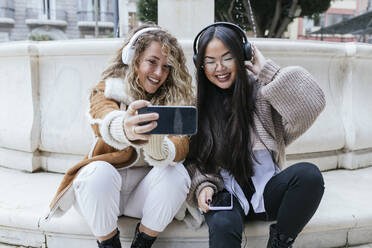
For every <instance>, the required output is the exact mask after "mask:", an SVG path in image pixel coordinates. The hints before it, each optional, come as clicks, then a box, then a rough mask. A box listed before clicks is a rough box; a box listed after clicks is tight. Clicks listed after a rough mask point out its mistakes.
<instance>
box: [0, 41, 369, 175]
mask: <svg viewBox="0 0 372 248" xmlns="http://www.w3.org/2000/svg"><path fill="white" fill-rule="evenodd" d="M252 41H253V42H254V43H255V44H256V45H257V47H259V49H260V50H261V51H262V52H263V54H264V55H265V56H266V57H268V58H272V59H273V60H274V61H276V62H277V63H278V64H279V65H281V66H289V65H300V66H302V67H304V68H306V69H307V70H308V71H310V73H311V74H312V75H313V76H314V77H315V78H316V79H317V80H318V82H319V85H320V87H321V88H322V89H323V91H324V92H325V95H326V100H327V106H326V108H325V111H324V112H323V113H322V114H321V115H320V116H319V118H318V119H317V121H316V122H315V124H314V125H313V126H312V127H311V128H310V129H309V130H308V131H307V132H306V133H305V134H304V135H303V136H302V137H300V138H299V139H298V140H297V141H296V142H294V143H293V144H291V145H290V146H289V147H288V148H287V154H288V159H289V163H292V162H296V161H299V160H306V159H308V158H310V161H312V162H314V163H315V164H317V165H318V166H319V167H320V168H321V169H322V170H331V169H336V168H348V169H355V168H360V167H366V166H369V165H371V164H372V153H371V152H370V151H371V149H372V129H371V128H370V123H372V116H371V115H370V113H371V112H372V98H371V97H370V92H372V84H370V79H369V70H370V64H371V63H372V46H371V45H365V44H359V43H327V42H314V41H290V40H278V39H252ZM122 42H123V39H102V40H101V39H99V40H67V41H48V42H11V43H3V44H0V104H1V106H7V107H6V108H5V109H4V108H3V109H2V111H1V112H0V120H1V121H0V147H1V148H2V149H3V150H2V151H5V150H6V149H9V151H11V152H13V151H19V152H23V153H29V154H30V156H29V157H35V158H36V157H39V158H40V159H33V160H29V159H28V158H27V159H28V160H25V162H24V163H21V164H23V165H26V164H27V166H24V167H25V168H23V169H26V170H29V171H33V170H36V169H38V168H43V169H46V170H48V171H54V172H64V171H66V169H67V168H69V167H71V166H72V165H73V163H74V162H75V161H76V160H77V159H79V158H80V157H82V156H84V155H85V153H86V152H87V151H88V150H89V148H90V143H91V141H92V134H91V131H90V127H89V125H88V122H87V118H86V113H87V111H88V101H87V99H88V96H89V91H90V89H91V88H92V87H93V86H94V85H95V84H96V83H97V82H98V80H99V78H100V74H101V72H102V71H103V70H104V69H105V68H106V67H107V65H108V64H109V63H110V61H111V59H112V58H113V56H114V54H115V51H116V50H117V49H118V48H119V47H120V46H121V45H122ZM180 44H181V45H182V47H183V48H184V51H185V55H186V57H187V59H188V60H187V65H188V68H189V71H190V73H192V74H194V72H195V69H194V65H193V63H192V59H191V58H192V55H193V51H192V40H180ZM8 106H9V107H8ZM11 160H12V159H6V158H5V159H2V160H0V162H1V164H0V165H2V166H7V167H10V168H16V167H15V166H14V163H12V162H11ZM7 161H9V162H7ZM29 161H32V164H29V163H30V162H29ZM18 169H19V168H18Z"/></svg>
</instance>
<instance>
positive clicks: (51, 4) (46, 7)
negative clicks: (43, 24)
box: [26, 0, 67, 20]
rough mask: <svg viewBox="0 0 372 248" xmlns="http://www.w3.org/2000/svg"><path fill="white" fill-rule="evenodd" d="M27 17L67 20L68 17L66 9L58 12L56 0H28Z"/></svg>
mask: <svg viewBox="0 0 372 248" xmlns="http://www.w3.org/2000/svg"><path fill="white" fill-rule="evenodd" d="M57 14H58V16H57ZM26 18H27V19H36V20H66V19H67V18H66V13H65V11H59V12H58V13H57V10H56V0H31V1H27V9H26Z"/></svg>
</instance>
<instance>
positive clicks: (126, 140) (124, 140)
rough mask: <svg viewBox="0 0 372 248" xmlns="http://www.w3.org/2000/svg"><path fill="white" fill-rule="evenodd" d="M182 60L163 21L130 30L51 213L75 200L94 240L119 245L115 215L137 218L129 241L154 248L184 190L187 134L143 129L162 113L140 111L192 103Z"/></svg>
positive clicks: (98, 92)
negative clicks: (85, 147) (87, 147)
mask: <svg viewBox="0 0 372 248" xmlns="http://www.w3.org/2000/svg"><path fill="white" fill-rule="evenodd" d="M185 62H186V59H185V56H184V54H183V51H182V49H181V47H180V45H179V44H178V42H177V40H176V39H175V38H174V37H172V36H171V35H170V34H169V33H167V32H166V31H164V30H163V29H161V28H160V27H158V26H142V27H140V28H138V29H137V30H136V31H135V32H133V34H132V35H131V36H130V37H129V40H128V41H127V42H125V44H124V45H123V47H122V48H120V49H119V50H118V52H117V55H116V58H115V59H114V60H113V63H112V64H111V65H110V66H109V67H108V68H107V69H106V70H105V71H104V72H103V74H102V79H101V81H100V82H99V83H98V85H97V86H96V87H95V88H94V89H93V90H92V93H91V96H90V124H91V125H92V129H93V131H94V134H95V136H96V140H95V143H94V144H93V145H92V149H91V151H90V153H89V154H88V155H87V157H86V158H85V159H84V160H83V161H81V162H80V163H78V164H77V165H75V166H74V167H72V168H71V169H70V170H69V171H68V172H67V173H66V175H65V177H64V179H63V181H62V183H61V185H60V187H59V189H58V191H57V194H56V196H55V197H54V199H53V201H52V203H51V212H50V214H49V216H52V215H54V214H59V215H61V214H63V213H65V212H66V211H67V210H68V209H69V208H70V207H71V206H72V205H74V207H75V208H76V209H77V211H78V212H79V213H80V214H81V215H82V217H83V218H84V219H85V221H86V222H87V223H88V225H89V227H90V229H91V231H92V232H93V234H94V235H95V236H96V238H97V240H98V241H97V243H98V247H114V248H116V247H121V244H120V240H119V230H118V228H117V220H118V216H121V215H125V216H130V217H135V218H140V219H141V222H140V223H138V225H137V227H136V230H135V236H134V239H133V242H132V245H131V247H151V245H152V243H153V242H154V241H155V239H156V236H157V235H158V234H159V233H160V232H162V231H163V230H164V229H165V228H166V226H167V225H168V224H169V223H170V222H171V221H172V220H173V218H174V217H175V216H176V214H177V212H178V210H179V209H180V208H181V206H182V204H183V203H184V201H185V199H186V196H187V193H188V191H189V187H190V178H189V175H188V173H187V171H186V169H185V168H184V166H183V164H182V161H183V160H184V158H185V157H186V155H187V153H188V149H189V140H188V137H187V136H165V135H148V134H145V133H146V132H148V131H150V130H152V129H154V128H155V127H156V125H157V122H156V120H157V119H158V117H159V116H158V114H156V113H150V114H141V115H139V114H138V113H137V110H138V109H140V108H142V107H145V106H148V105H151V104H153V105H191V104H193V94H192V86H191V77H190V75H189V73H188V70H187V67H186V65H185ZM141 122H148V124H146V125H139V123H141Z"/></svg>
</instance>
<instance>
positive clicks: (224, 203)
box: [209, 190, 233, 210]
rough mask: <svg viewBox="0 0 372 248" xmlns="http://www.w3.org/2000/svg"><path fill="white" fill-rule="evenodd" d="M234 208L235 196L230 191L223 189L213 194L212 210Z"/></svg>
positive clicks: (210, 207) (210, 205)
mask: <svg viewBox="0 0 372 248" xmlns="http://www.w3.org/2000/svg"><path fill="white" fill-rule="evenodd" d="M232 208H233V196H232V194H230V193H229V192H228V191H225V190H223V191H221V192H218V193H217V194H215V195H213V198H212V202H211V203H210V204H209V209H210V210H231V209H232Z"/></svg>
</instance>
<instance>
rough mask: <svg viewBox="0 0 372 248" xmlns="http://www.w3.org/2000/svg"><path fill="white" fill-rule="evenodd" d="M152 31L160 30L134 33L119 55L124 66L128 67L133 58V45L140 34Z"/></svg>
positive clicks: (147, 29)
mask: <svg viewBox="0 0 372 248" xmlns="http://www.w3.org/2000/svg"><path fill="white" fill-rule="evenodd" d="M152 30H160V28H155V27H154V28H144V29H141V30H139V31H138V32H137V33H135V34H134V35H133V37H132V38H131V39H130V40H129V43H128V44H127V45H126V46H125V47H124V48H123V51H122V53H121V60H122V61H123V63H124V64H125V65H129V63H130V62H131V60H132V58H133V55H134V51H135V47H134V44H135V42H136V41H137V39H138V37H139V36H140V35H141V34H143V33H146V32H149V31H152Z"/></svg>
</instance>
